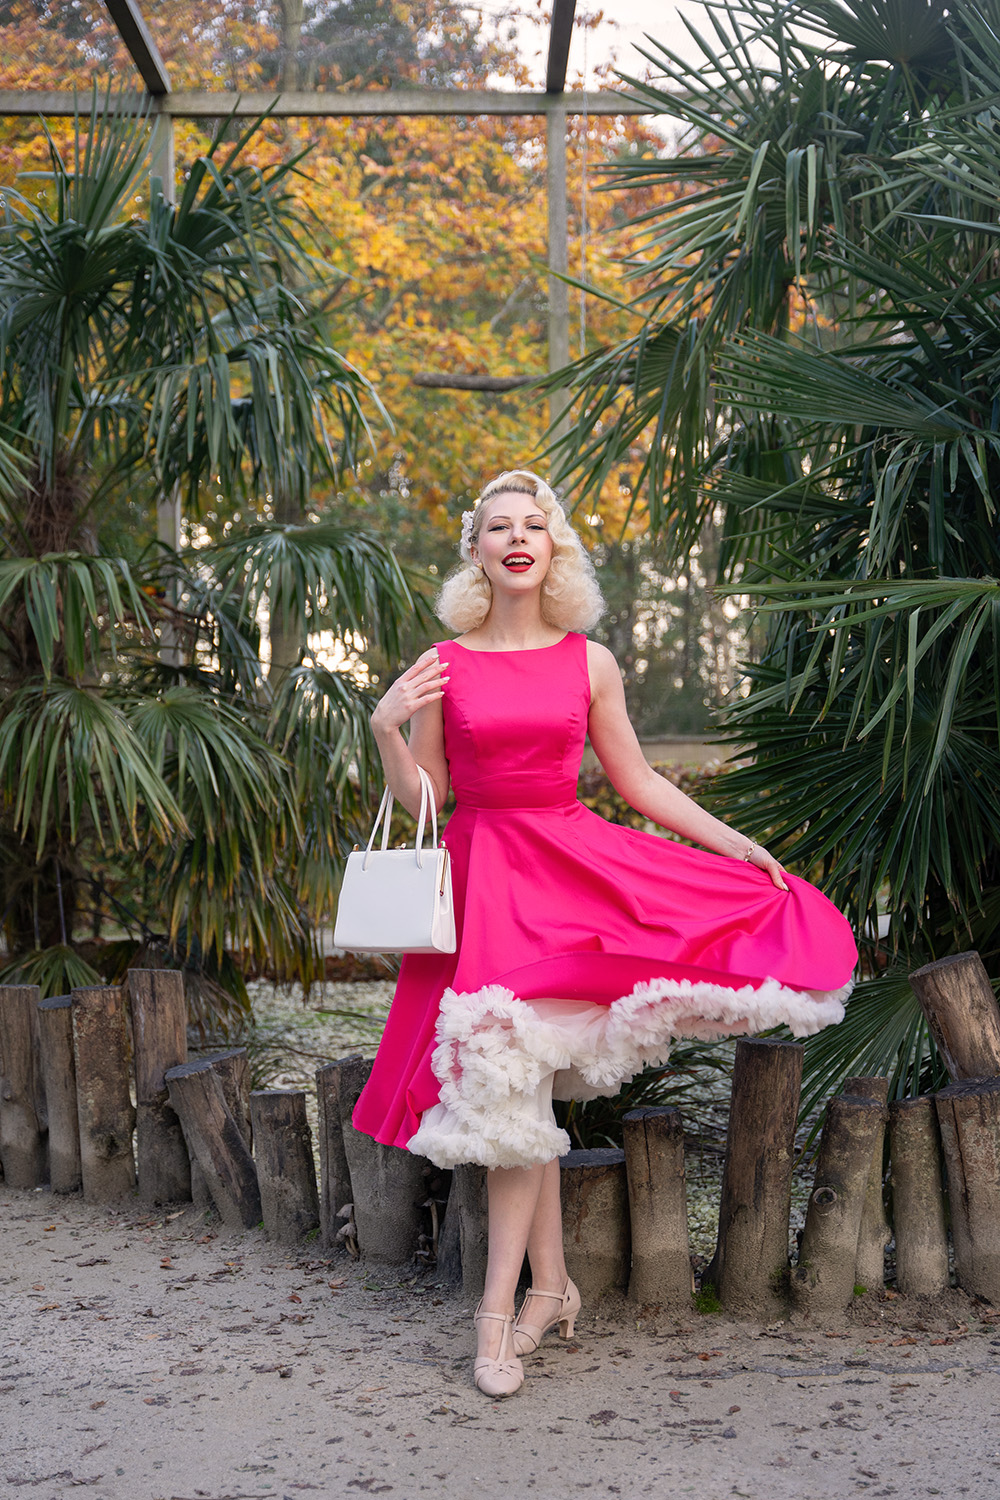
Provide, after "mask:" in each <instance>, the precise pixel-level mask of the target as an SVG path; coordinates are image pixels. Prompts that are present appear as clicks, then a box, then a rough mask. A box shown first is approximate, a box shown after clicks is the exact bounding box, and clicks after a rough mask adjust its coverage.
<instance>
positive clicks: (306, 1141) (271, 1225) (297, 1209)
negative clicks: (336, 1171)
mask: <svg viewBox="0 0 1000 1500" xmlns="http://www.w3.org/2000/svg"><path fill="white" fill-rule="evenodd" d="M250 1116H251V1119H252V1120H253V1133H254V1143H255V1157H256V1162H257V1179H258V1181H259V1183H260V1202H261V1209H262V1212H263V1216H264V1232H265V1233H266V1235H267V1237H268V1239H270V1240H277V1241H278V1242H279V1243H280V1244H283V1245H295V1244H298V1243H299V1241H300V1240H302V1239H304V1238H305V1236H306V1235H307V1234H310V1233H311V1232H312V1231H313V1230H314V1229H317V1228H318V1227H319V1197H318V1195H317V1192H316V1164H315V1162H314V1160H313V1149H312V1131H311V1130H310V1129H309V1122H308V1120H307V1119H306V1096H305V1093H304V1092H303V1091H302V1090H301V1089H287V1090H279V1089H260V1090H257V1091H255V1092H254V1093H252V1094H251V1095H250Z"/></svg>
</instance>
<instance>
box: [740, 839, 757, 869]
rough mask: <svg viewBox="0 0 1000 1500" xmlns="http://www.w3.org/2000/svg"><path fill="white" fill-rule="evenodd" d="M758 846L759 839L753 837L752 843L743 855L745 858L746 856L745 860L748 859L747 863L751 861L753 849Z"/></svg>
mask: <svg viewBox="0 0 1000 1500" xmlns="http://www.w3.org/2000/svg"><path fill="white" fill-rule="evenodd" d="M756 848H757V840H756V839H752V840H751V842H750V844H749V845H748V847H747V849H746V852H745V853H744V855H743V858H744V860H745V861H746V863H747V864H749V863H750V856H751V854H752V853H753V851H754V850H755V849H756Z"/></svg>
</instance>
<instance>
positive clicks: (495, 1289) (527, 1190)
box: [478, 1162, 558, 1359]
mask: <svg viewBox="0 0 1000 1500" xmlns="http://www.w3.org/2000/svg"><path fill="white" fill-rule="evenodd" d="M549 1165H551V1163H550V1164H549ZM556 1168H557V1170H558V1162H557V1163H556ZM548 1170H549V1166H544V1167H495V1168H493V1170H492V1171H490V1172H487V1174H486V1183H487V1195H488V1202H489V1238H488V1242H487V1245H488V1248H487V1260H486V1284H485V1286H484V1287H483V1302H482V1306H483V1311H484V1312H495V1313H513V1311H514V1294H515V1292H516V1291H517V1281H518V1277H519V1276H520V1274H521V1267H522V1265H523V1264H524V1253H525V1250H526V1249H527V1247H528V1236H529V1235H530V1234H531V1232H532V1226H533V1223H534V1219H535V1213H536V1210H537V1207H538V1199H539V1195H540V1193H541V1191H542V1186H543V1183H544V1181H545V1174H546V1173H547V1172H548ZM557 1182H558V1179H557ZM502 1334H503V1326H502V1324H500V1323H496V1322H494V1321H493V1320H492V1319H487V1320H486V1321H484V1322H482V1323H480V1324H479V1326H478V1338H479V1349H478V1353H479V1355H480V1356H481V1357H482V1358H484V1359H496V1358H497V1355H498V1351H499V1348H500V1339H501V1336H502Z"/></svg>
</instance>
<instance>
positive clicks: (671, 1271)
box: [622, 1108, 694, 1312]
mask: <svg viewBox="0 0 1000 1500" xmlns="http://www.w3.org/2000/svg"><path fill="white" fill-rule="evenodd" d="M622 1123H623V1133H624V1138H625V1178H626V1185H627V1188H628V1215H629V1222H630V1224H631V1228H632V1259H631V1267H630V1271H629V1278H628V1294H629V1297H630V1298H631V1300H632V1301H633V1302H638V1303H639V1304H640V1305H642V1306H645V1305H648V1304H655V1305H656V1306H658V1307H660V1308H661V1309H662V1310H664V1311H677V1312H681V1311H684V1310H686V1309H689V1308H690V1307H691V1297H692V1294H693V1292H694V1277H693V1275H692V1272H691V1247H690V1244H689V1241H688V1219H687V1177H686V1173H685V1169H684V1121H683V1119H682V1118H681V1112H680V1110H679V1109H671V1108H646V1109H633V1110H630V1111H629V1113H628V1114H627V1115H626V1116H625V1119H624V1121H623V1122H622Z"/></svg>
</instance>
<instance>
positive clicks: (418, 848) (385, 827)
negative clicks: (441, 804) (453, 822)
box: [361, 766, 438, 870]
mask: <svg viewBox="0 0 1000 1500" xmlns="http://www.w3.org/2000/svg"><path fill="white" fill-rule="evenodd" d="M417 774H418V775H419V777H420V815H419V817H418V818H417V839H416V844H415V853H416V856H417V869H418V870H422V869H423V867H424V847H423V846H424V829H425V828H426V826H427V808H428V806H429V807H430V810H431V830H432V842H431V847H432V848H434V849H436V848H437V846H438V818H437V798H436V797H435V795H434V783H433V782H432V781H431V778H430V776H429V775H428V774H427V772H426V771H425V770H424V768H423V766H417ZM392 804H393V797H392V792H391V791H390V790H389V787H388V786H386V789H385V791H384V792H383V793H382V801H381V802H380V803H379V809H378V813H377V814H376V817H375V822H374V824H373V825H372V831H371V833H370V834H369V836H368V843H367V845H366V846H365V857H364V862H363V863H362V866H361V868H362V870H367V868H368V861H369V859H370V858H371V853H372V848H373V846H374V843H375V835H376V834H377V833H378V828H379V824H380V823H381V824H382V842H381V845H380V848H382V849H383V850H385V849H388V847H389V825H390V824H391V822H392Z"/></svg>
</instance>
